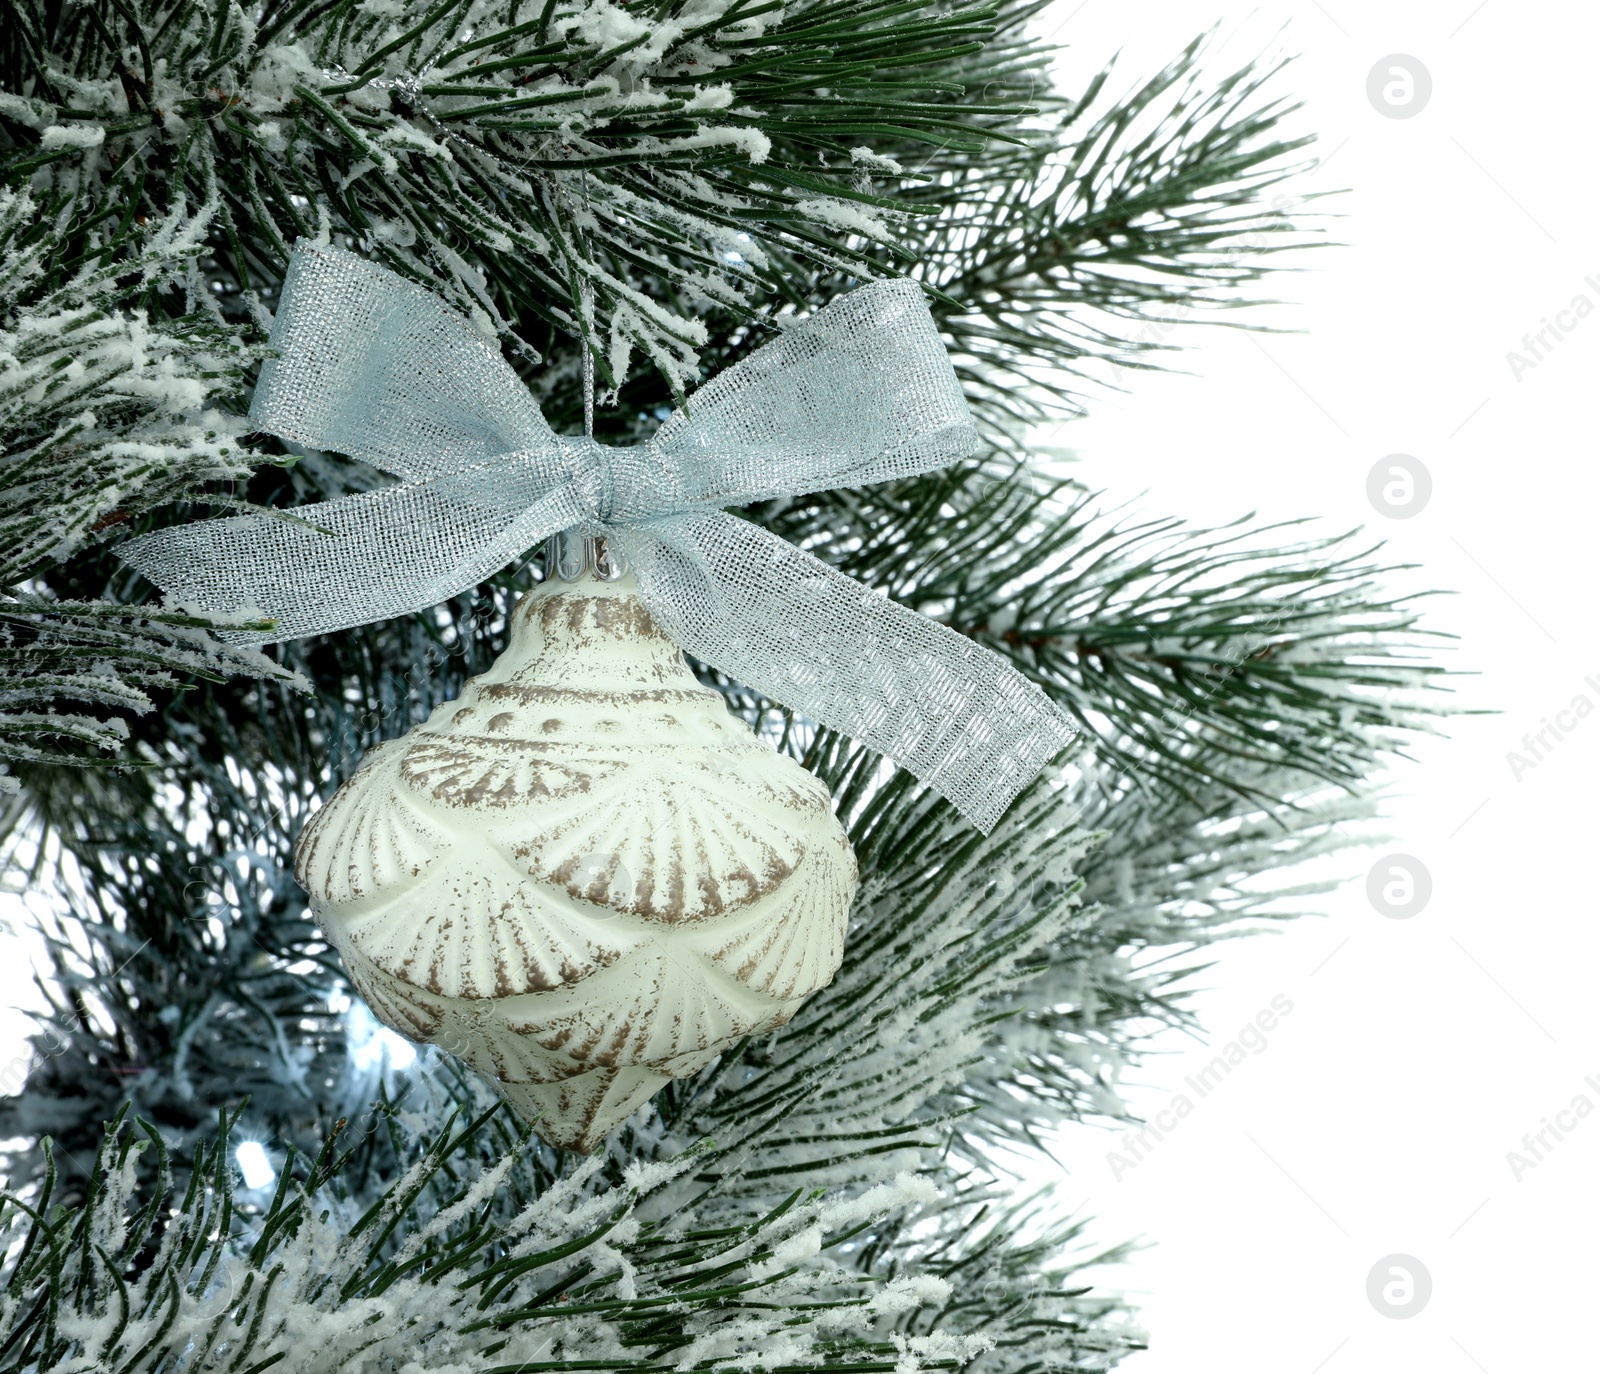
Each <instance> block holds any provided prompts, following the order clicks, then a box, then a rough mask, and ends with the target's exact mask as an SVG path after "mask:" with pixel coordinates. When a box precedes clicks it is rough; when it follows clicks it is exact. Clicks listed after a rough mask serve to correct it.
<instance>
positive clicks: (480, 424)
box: [121, 246, 1074, 830]
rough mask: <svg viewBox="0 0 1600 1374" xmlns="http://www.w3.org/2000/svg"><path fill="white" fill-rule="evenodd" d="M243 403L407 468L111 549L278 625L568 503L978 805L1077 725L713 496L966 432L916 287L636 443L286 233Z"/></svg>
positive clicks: (341, 618)
mask: <svg viewBox="0 0 1600 1374" xmlns="http://www.w3.org/2000/svg"><path fill="white" fill-rule="evenodd" d="M272 345H273V347H274V349H275V351H276V356H275V357H273V358H272V359H270V360H269V361H268V362H267V363H266V364H265V365H264V366H263V368H262V373H261V379H260V382H259V383H258V385H257V387H256V394H255V398H254V400H253V402H252V404H251V408H250V414H251V417H252V418H253V419H254V421H255V423H256V425H257V427H258V428H260V429H263V430H268V431H270V432H272V433H275V434H277V435H279V436H281V437H283V438H285V439H290V440H295V441H297V442H300V443H303V444H307V445H310V446H313V447H316V448H321V449H331V450H333V451H335V452H340V453H347V454H350V455H351V456H353V457H357V458H362V459H365V460H366V461H368V462H370V463H372V464H374V465H376V466H377V467H380V468H382V469H383V470H385V471H387V472H392V473H395V474H397V475H399V476H400V477H401V478H403V479H405V480H403V481H401V482H400V483H398V484H396V485H394V486H390V487H383V488H379V489H378V490H375V491H368V492H363V493H361V494H359V495H356V496H348V497H342V498H340V499H338V500H335V501H329V502H325V503H323V504H321V505H315V506H309V507H305V508H303V509H301V510H297V511H295V512H293V513H292V514H293V516H294V517H295V518H294V519H283V518H277V519H274V518H269V517H266V516H259V515H249V516H235V517H233V518H231V519H225V520H209V521H202V522H200V523H198V524H194V525H188V526H175V527H173V528H170V529H165V530H159V531H157V532H156V533H154V534H150V535H145V536H144V537H142V538H140V539H135V540H133V541H131V542H130V543H128V544H126V545H124V546H123V548H122V551H121V552H122V556H123V558H124V560H125V561H127V562H128V563H130V564H131V565H132V566H133V567H135V568H137V569H138V570H139V571H140V572H142V573H144V575H145V576H146V577H148V578H149V579H150V580H151V581H152V582H154V583H155V584H156V585H157V586H159V587H161V588H163V589H164V590H165V591H167V592H169V593H171V594H173V595H175V596H177V597H179V598H181V599H183V600H185V601H189V602H192V603H196V604H199V605H202V606H207V607H211V608H213V609H216V610H220V611H238V610H245V609H249V610H251V611H252V612H254V613H255V614H257V615H260V614H265V615H267V616H271V617H273V618H274V619H275V620H276V621H277V626H276V629H275V630H274V632H273V633H271V634H269V635H244V634H236V635H234V636H232V637H234V638H239V639H247V640H255V641H258V642H259V641H264V640H281V639H291V638H295V637H297V636H300V635H307V634H317V633H322V632H324V631H328V630H338V629H345V628H349V627H351V626H355V625H363V624H367V623H369V622H371V621H374V620H382V619H386V618H387V617H390V616H395V615H403V614H406V613H409V612H413V611H419V610H423V609H425V608H427V607H428V606H432V605H435V604H436V603H438V602H440V601H443V600H445V599H446V598H448V597H451V596H454V595H456V594H458V593H460V592H462V591H465V590H467V589H468V588H470V587H472V586H474V585H476V584H477V583H479V582H482V581H484V580H485V579H487V578H489V577H491V576H493V575H494V573H495V572H496V571H498V570H499V569H501V568H503V567H505V566H506V564H508V563H510V562H512V561H513V560H515V559H516V558H518V557H520V556H521V555H522V554H523V553H524V552H525V551H526V550H527V549H529V548H531V547H533V546H534V545H536V544H538V543H540V542H541V541H543V540H544V539H545V538H547V537H548V536H550V535H553V534H557V533H560V532H561V531H563V530H570V529H579V530H583V531H585V532H587V533H606V534H609V535H612V536H614V537H616V538H617V539H618V541H619V543H620V545H621V547H622V548H623V550H624V552H625V554H626V556H627V558H628V562H629V564H630V566H631V567H632V568H633V569H634V575H635V578H636V580H637V583H638V588H639V594H640V596H641V597H642V598H643V599H644V602H645V604H646V606H647V607H648V608H649V610H650V612H651V614H652V615H653V616H655V618H656V619H657V621H659V622H660V623H661V625H662V626H663V627H664V628H665V629H666V630H667V631H668V633H670V634H671V635H673V636H674V638H676V639H677V640H678V642H679V643H680V644H682V645H683V646H684V647H685V648H687V649H688V650H689V651H690V652H692V653H693V654H695V655H696V656H697V657H699V658H700V659H702V660H704V661H705V662H707V663H710V664H712V665H713V666H714V667H716V668H718V669H720V670H721V671H723V672H725V673H727V674H728V675H729V676H730V677H732V678H734V679H736V680H738V681H741V682H744V683H746V684H748V685H749V686H750V687H753V688H755V689H756V690H757V691H760V692H762V693H764V694H765V695H767V696H768V697H770V698H772V699H773V700H775V701H778V702H781V703H783V704H785V705H787V706H789V707H790V708H792V709H793V710H795V711H797V712H800V713H802V714H803V715H806V716H809V717H810V718H811V719H813V720H816V721H818V722H820V723H822V724H824V725H827V726H831V727H833V728H834V729H837V730H839V731H841V732H843V733H845V734H848V735H851V736H853V737H854V738H856V739H858V740H860V741H861V742H862V743H864V744H866V745H868V746H869V747H870V748H873V749H875V750H877V751H878V752H880V753H882V754H883V755H885V756H886V757H888V758H890V759H892V760H894V761H895V762H896V763H898V764H901V765H902V766H904V767H906V768H908V769H909V770H910V771H911V772H913V773H915V774H916V775H917V776H918V777H919V778H921V779H922V780H923V781H924V782H926V783H927V784H928V785H929V786H931V787H933V788H935V789H936V790H938V791H939V792H941V793H942V794H943V795H944V796H946V797H948V798H949V799H950V801H951V802H953V803H954V804H955V806H956V807H957V808H958V809H959V810H960V811H961V812H962V813H963V814H964V815H965V816H967V817H968V819H970V820H971V821H972V822H973V823H974V824H976V825H977V826H979V827H980V828H981V829H984V830H987V829H989V828H990V827H991V826H992V825H993V824H994V823H995V821H996V820H997V819H998V818H999V816H1000V814H1001V813H1002V812H1003V811H1004V810H1005V808H1006V806H1007V805H1009V804H1010V802H1011V800H1012V798H1013V797H1015V795H1016V794H1017V792H1019V791H1020V790H1021V789H1022V788H1023V787H1025V786H1026V785H1027V784H1028V782H1029V781H1031V780H1032V779H1033V778H1034V777H1035V776H1036V775H1037V773H1038V772H1039V770H1040V769H1041V768H1042V767H1043V766H1044V765H1045V764H1046V763H1048V762H1049V760H1050V759H1051V758H1052V757H1054V756H1055V755H1056V754H1057V753H1059V752H1060V750H1061V749H1062V748H1064V747H1065V746H1066V744H1067V743H1068V742H1069V741H1070V739H1071V738H1072V735H1073V733H1074V729H1073V726H1072V725H1071V723H1070V722H1069V721H1068V719H1067V718H1066V716H1065V715H1064V714H1063V713H1062V712H1061V711H1060V710H1059V709H1058V708H1057V707H1056V706H1055V705H1054V704H1053V703H1052V702H1051V701H1050V700H1049V698H1048V697H1046V696H1045V694H1044V693H1043V692H1042V691H1041V690H1040V689H1039V688H1038V686H1037V685H1035V684H1034V683H1032V682H1030V681H1028V679H1027V678H1025V677H1023V676H1022V675H1021V674H1020V673H1018V672H1017V671H1016V669H1014V668H1013V667H1011V665H1010V664H1008V663H1007V662H1005V660H1003V659H1001V658H1000V657H999V656H998V655H995V654H993V653H990V652H989V651H988V650H986V649H983V648H981V647H979V646H978V645H976V644H974V643H973V642H972V641H971V640H969V639H967V638H965V637H964V636H962V635H959V634H956V633H955V632H954V631H952V630H950V629H949V628H947V627H946V626H943V625H940V624H938V623H936V622H934V621H931V620H928V619H926V618H925V617H923V616H921V615H918V614H917V613H916V612H914V611H911V610H908V609H906V608H905V607H903V606H898V605H896V604H895V603H893V602H891V601H888V600H886V599H885V598H884V597H882V596H880V595H878V594H877V593H875V592H873V591H871V590H869V589H868V588H866V587H863V586H862V585H861V584H860V583H858V582H855V581H853V580H852V579H850V578H848V577H845V576H844V575H843V574H842V573H840V572H838V571H837V570H835V569H833V568H830V567H829V566H828V565H826V564H825V563H822V562H820V561H819V560H818V559H816V558H814V557H812V556H811V555H810V554H808V553H804V552H802V551H801V550H800V549H797V548H795V547H794V546H793V545H791V544H788V543H786V542H785V541H784V540H782V539H780V538H778V537H777V536H776V535H774V534H772V533H770V532H769V531H767V530H764V529H761V528H760V527H759V526H756V525H753V524H750V523H749V522H747V521H743V520H738V519H735V518H734V517H733V516H730V515H727V514H725V513H724V508H726V507H729V506H740V505H744V504H747V503H750V502H754V501H760V500H767V499H771V498H776V497H791V496H800V495H804V494H806V493H808V492H814V491H824V490H829V489H831V488H836V487H844V486H860V485H865V484H867V483H871V482H882V481H888V480H891V479H894V478H900V477H908V476H911V475H914V474H916V473H920V472H927V471H929V470H931V469H934V468H938V467H943V466H945V465H947V464H949V463H952V462H955V461H957V460H958V459H960V458H963V457H965V456H967V455H968V454H969V453H971V452H972V451H973V450H974V448H975V447H976V446H977V442H978V440H977V433H976V431H975V430H974V428H973V426H972V420H971V416H970V415H969V414H968V412H967V406H966V400H965V398H964V397H963V395H962V393H961V387H960V384H959V382H958V381H957V379H956V376H955V372H954V370H953V369H952V368H951V366H950V360H949V358H948V356H947V355H946V353H945V350H944V344H943V342H942V341H941V340H940V338H939V334H938V330H937V329H936V328H935V327H934V324H933V320H932V317H931V316H930V315H929V313H928V308H927V304H926V302H925V301H924V299H923V295H922V292H921V289H920V288H919V287H917V286H916V285H914V284H913V283H911V282H905V281H898V282H875V283H873V284H871V285H868V286H864V287H860V288H858V289H857V290H855V291H852V292H850V293H848V294H847V295H844V296H841V297H840V298H839V299H837V300H836V301H834V302H833V303H831V304H830V305H828V306H826V307H825V308H823V309H822V310H819V311H818V312H816V314H814V315H812V316H811V317H809V318H808V319H805V320H802V321H800V322H799V323H795V324H791V325H790V326H789V327H788V328H786V329H785V330H784V331H783V332H781V333H780V334H779V335H778V337H777V338H776V339H774V340H772V341H771V342H769V343H767V344H765V345H763V346H762V347H761V348H758V349H756V350H755V351H754V352H753V353H751V354H750V355H749V356H747V357H746V358H744V359H743V360H742V361H740V362H739V363H737V364H735V365H734V366H733V367H730V368H728V369H727V370H726V371H724V372H723V373H721V374H720V375H719V376H717V377H715V378H713V379H712V380H711V381H710V382H708V383H706V384H705V385H704V386H702V387H701V388H700V389H699V390H698V391H697V392H695V394H694V399H693V402H692V407H691V408H690V409H687V410H684V411H679V412H676V413H674V414H673V415H672V417H671V418H670V419H668V420H667V421H666V422H665V423H664V424H663V425H662V426H661V428H660V429H659V430H658V431H657V432H656V434H655V436H654V437H653V438H651V439H650V440H648V441H646V442H645V443H643V444H639V445H637V446H635V447H631V448H611V447H607V446H605V445H603V444H599V443H597V442H595V441H594V440H593V439H592V438H570V437H558V436H557V435H555V434H554V433H553V432H552V431H551V429H550V427H549V425H547V424H546V423H545V420H544V417H543V416H542V415H541V414H540V413H539V408H538V406H537V405H536V404H535V403H534V400H533V398H532V396H531V395H530V394H529V393H528V390H527V388H526V387H525V386H523V384H522V382H521V381H520V379H519V378H518V377H517V375H516V373H515V372H514V371H513V370H512V368H511V367H510V365H509V364H508V363H507V362H506V360H505V359H504V358H503V357H502V356H501V354H500V351H499V349H498V348H497V347H496V346H495V344H494V343H493V342H492V341H491V340H490V339H488V338H487V337H485V336H484V335H483V334H482V333H481V332H479V331H478V330H477V329H475V328H474V327H473V326H472V325H471V324H470V323H468V321H466V320H465V319H463V318H462V317H461V316H459V315H457V314H455V313H454V312H453V311H451V310H450V309H448V308H447V307H446V306H445V305H444V304H443V303H442V302H441V301H439V300H438V299H437V298H436V297H434V296H432V295H430V294H429V293H428V292H426V291H424V290H422V289H421V288H420V287H418V286H415V285H413V284H411V283H409V282H406V281H403V280H402V279H401V278H399V277H397V276H395V275H394V274H393V273H391V272H388V271H385V270H384V269H382V268H379V267H376V266H374V265H373V264H372V263H370V262H367V261H365V260H364V259H362V258H359V257H356V256H355V255H354V254H351V253H346V252H342V251H341V250H339V249H335V248H325V247H311V246H303V247H300V248H297V249H296V250H295V253H294V255H293V257H292V259H291V262H290V267H289V272H288V274H287V276H286V277H285V279H284V287H283V293H282V296H281V298H280V307H279V312H278V318H277V320H276V322H275V323H274V326H273V331H272Z"/></svg>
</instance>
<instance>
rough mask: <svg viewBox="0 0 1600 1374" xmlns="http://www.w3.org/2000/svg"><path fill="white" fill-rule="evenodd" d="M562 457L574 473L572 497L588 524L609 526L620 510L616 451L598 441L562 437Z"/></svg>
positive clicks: (569, 471)
mask: <svg viewBox="0 0 1600 1374" xmlns="http://www.w3.org/2000/svg"><path fill="white" fill-rule="evenodd" d="M561 449H562V455H563V457H564V458H565V460H566V463H567V471H568V473H570V474H571V480H572V494H573V496H574V497H575V498H576V500H577V503H578V505H579V507H580V508H581V509H582V511H583V515H584V519H585V521H586V522H588V523H591V524H594V525H605V526H609V525H610V524H611V522H612V519H613V517H614V514H615V511H616V500H617V479H616V473H615V471H614V470H613V469H612V466H611V460H612V454H613V452H615V450H613V449H609V448H607V447H606V446H605V445H604V444H602V443H600V442H599V441H598V440H596V439H591V438H587V437H585V438H581V439H574V438H569V437H566V436H562V439H561Z"/></svg>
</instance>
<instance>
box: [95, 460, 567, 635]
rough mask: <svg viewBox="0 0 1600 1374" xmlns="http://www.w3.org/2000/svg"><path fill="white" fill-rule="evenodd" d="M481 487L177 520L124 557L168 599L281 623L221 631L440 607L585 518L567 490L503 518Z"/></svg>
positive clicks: (277, 629) (437, 483) (314, 630)
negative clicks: (283, 512) (283, 516)
mask: <svg viewBox="0 0 1600 1374" xmlns="http://www.w3.org/2000/svg"><path fill="white" fill-rule="evenodd" d="M484 485H485V481H484V474H483V473H481V472H466V473H454V474H451V475H450V476H448V477H444V478H434V479H432V480H429V481H425V482H409V483H404V484H401V485H399V486H392V487H381V488H379V489H378V490H376V491H367V492H361V493H360V494H358V495H355V496H345V497H341V498H339V499H338V500H336V501H327V502H323V503H322V504H320V505H314V506H300V507H297V508H295V509H294V511H293V512H291V513H292V514H293V515H294V517H295V520H294V521H289V520H274V519H271V518H269V517H267V516H261V515H243V516H234V517H231V518H229V519H224V520H202V521H199V522H197V523H195V524H192V525H175V526H173V527H171V528H170V529H164V530H157V531H156V532H155V533H153V534H148V535H145V536H143V537H142V538H139V539H135V540H132V541H131V542H130V543H128V544H126V545H124V546H123V547H122V548H121V549H120V550H118V553H119V555H120V557H121V558H122V560H123V561H124V562H125V563H128V564H130V565H131V566H133V567H134V568H136V569H138V571H139V572H141V573H143V574H144V575H145V577H147V578H148V579H149V580H150V581H151V582H153V583H155V585H156V586H158V587H160V588H161V589H162V591H164V592H166V593H167V595H168V598H169V600H173V601H177V602H180V603H187V604H191V605H193V606H195V607H197V608H199V609H202V610H208V611H220V612H223V613H228V614H245V615H247V616H249V617H250V618H252V619H260V618H271V619H272V620H275V621H276V622H277V623H276V625H275V626H274V628H273V629H272V630H270V631H267V632H265V633H261V632H254V631H224V632H222V635H223V638H225V639H228V640H231V641H233V642H235V643H244V644H271V643H276V642H277V641H279V640H284V639H296V638H299V637H300V636H301V635H313V634H324V633H326V632H328V631H330V630H344V629H349V628H351V627H353V626H356V625H367V624H370V623H371V622H373V621H375V620H387V619H389V618H390V617H391V616H397V615H406V614H409V613H410V612H413V611H416V610H420V609H422V608H424V607H427V606H433V605H436V604H437V603H439V602H441V601H444V600H447V599H448V598H450V597H452V596H455V595H457V594H458V593H460V592H463V591H465V590H467V589H468V588H469V587H473V586H476V585H477V584H478V583H480V582H482V581H483V580H484V579H485V578H487V577H490V576H491V575H493V574H494V573H496V572H498V571H499V570H500V569H501V568H503V567H504V566H505V565H506V564H507V563H510V562H511V561H513V560H514V559H515V558H516V557H517V556H518V555H519V554H521V553H522V552H523V551H524V550H526V549H528V548H530V547H531V546H533V545H534V544H537V543H538V542H539V541H540V540H542V539H544V538H546V537H547V536H548V535H551V534H555V533H557V532H558V531H560V530H563V529H567V528H569V527H570V526H572V525H574V524H576V523H578V522H579V521H580V520H581V519H582V518H583V509H582V507H581V506H580V505H579V503H578V501H577V498H576V497H575V496H574V495H573V493H572V491H571V489H570V487H567V486H560V487H557V488H556V489H555V490H554V491H551V492H549V493H548V494H547V495H545V496H543V497H541V498H540V499H538V500H537V501H534V502H533V503H532V504H531V505H528V506H526V507H524V508H523V509H522V510H520V511H517V510H515V509H514V508H513V509H512V510H511V511H507V510H505V509H503V508H501V509H497V508H496V507H495V506H494V505H491V504H488V503H487V502H486V501H485V500H484V499H483V497H484V496H485V492H484V491H483V487H484ZM300 521H304V522H306V523H303V524H302V523H298V522H300Z"/></svg>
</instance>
